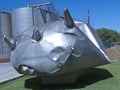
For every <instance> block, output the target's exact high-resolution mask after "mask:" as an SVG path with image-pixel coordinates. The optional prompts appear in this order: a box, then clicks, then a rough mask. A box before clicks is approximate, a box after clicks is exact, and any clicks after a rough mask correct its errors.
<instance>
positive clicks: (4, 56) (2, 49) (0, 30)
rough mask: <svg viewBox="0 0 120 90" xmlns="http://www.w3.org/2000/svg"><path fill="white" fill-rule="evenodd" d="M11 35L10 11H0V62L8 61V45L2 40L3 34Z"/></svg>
mask: <svg viewBox="0 0 120 90" xmlns="http://www.w3.org/2000/svg"><path fill="white" fill-rule="evenodd" d="M4 35H8V36H12V25H11V15H10V13H6V12H0V62H6V61H9V60H10V59H9V54H10V51H11V48H10V46H9V45H8V44H7V43H6V42H5V41H4V39H3V36H4Z"/></svg>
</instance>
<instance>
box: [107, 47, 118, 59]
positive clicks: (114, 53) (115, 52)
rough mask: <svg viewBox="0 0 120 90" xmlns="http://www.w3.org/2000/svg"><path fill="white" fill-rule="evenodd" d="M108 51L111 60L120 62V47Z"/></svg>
mask: <svg viewBox="0 0 120 90" xmlns="http://www.w3.org/2000/svg"><path fill="white" fill-rule="evenodd" d="M106 51H107V54H108V56H109V58H110V59H111V60H120V46H115V47H112V48H108V49H106Z"/></svg>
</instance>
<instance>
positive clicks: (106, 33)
mask: <svg viewBox="0 0 120 90" xmlns="http://www.w3.org/2000/svg"><path fill="white" fill-rule="evenodd" d="M97 33H98V35H99V36H100V38H101V39H102V41H105V42H120V33H118V32H117V31H115V30H111V29H107V28H100V29H97Z"/></svg>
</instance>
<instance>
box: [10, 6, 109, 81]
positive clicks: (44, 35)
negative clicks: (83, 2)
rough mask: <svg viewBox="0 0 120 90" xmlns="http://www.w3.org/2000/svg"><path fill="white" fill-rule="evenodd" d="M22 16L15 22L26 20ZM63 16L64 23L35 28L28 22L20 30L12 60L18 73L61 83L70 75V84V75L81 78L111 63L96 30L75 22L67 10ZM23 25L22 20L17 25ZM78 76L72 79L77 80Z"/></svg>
mask: <svg viewBox="0 0 120 90" xmlns="http://www.w3.org/2000/svg"><path fill="white" fill-rule="evenodd" d="M29 8H30V7H29ZM25 9H26V8H25ZM25 13H26V12H25ZM22 15H23V14H22ZM22 15H20V16H19V15H16V19H18V18H19V17H21V18H22V17H24V16H22ZM24 15H25V14H24ZM30 15H31V9H30ZM64 15H65V16H64V18H65V20H64V19H61V20H53V21H50V22H49V23H45V24H40V25H37V26H35V25H33V26H32V23H31V22H29V20H28V23H30V24H29V25H28V26H29V27H28V26H27V28H22V27H19V28H18V27H17V28H18V30H20V32H19V33H18V32H17V31H16V32H17V33H15V36H17V37H16V38H17V42H18V43H17V45H16V47H15V49H14V50H13V51H12V52H11V54H10V55H11V56H10V58H11V63H12V65H13V66H14V68H16V70H17V71H18V72H20V73H23V74H33V75H34V72H37V73H36V74H37V75H40V76H41V77H43V79H45V78H44V76H46V77H47V78H52V79H53V78H54V77H56V78H55V80H56V79H57V78H58V82H60V81H59V80H60V78H63V77H64V78H66V79H67V76H66V75H68V76H69V74H70V77H69V79H67V80H65V81H66V82H67V81H68V80H69V81H68V82H70V80H71V76H74V75H75V76H76V74H77V73H78V72H79V74H80V75H81V74H82V73H83V71H85V70H86V69H88V68H91V67H95V66H97V65H103V64H107V63H110V60H109V58H108V56H107V54H106V52H105V49H104V47H103V44H102V42H101V40H100V39H99V37H98V35H97V33H96V31H95V30H94V29H93V28H92V27H90V26H89V25H87V24H86V23H84V22H78V21H73V19H72V18H71V15H70V13H69V11H68V10H67V9H65V11H64ZM26 16H27V15H26ZM28 17H29V16H28ZM13 18H14V17H13ZM25 18H26V17H25ZM20 20H22V19H20ZM13 21H16V20H14V19H13ZM30 21H32V18H31V16H30ZM21 23H23V21H21V22H19V23H17V26H19V24H21ZM15 25H16V24H15ZM25 26H26V25H25ZM17 28H16V29H15V30H17ZM36 28H37V30H36ZM19 34H20V35H19ZM52 76H54V77H52ZM75 76H74V79H73V80H76V78H75ZM56 81H57V80H56ZM45 82H46V81H45ZM51 82H52V81H51Z"/></svg>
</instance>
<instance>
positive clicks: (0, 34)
mask: <svg viewBox="0 0 120 90" xmlns="http://www.w3.org/2000/svg"><path fill="white" fill-rule="evenodd" d="M1 15H2V13H0V37H1V42H0V43H1V45H0V46H1V59H3V39H2V25H1V24H2V19H1ZM2 62H3V60H2Z"/></svg>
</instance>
